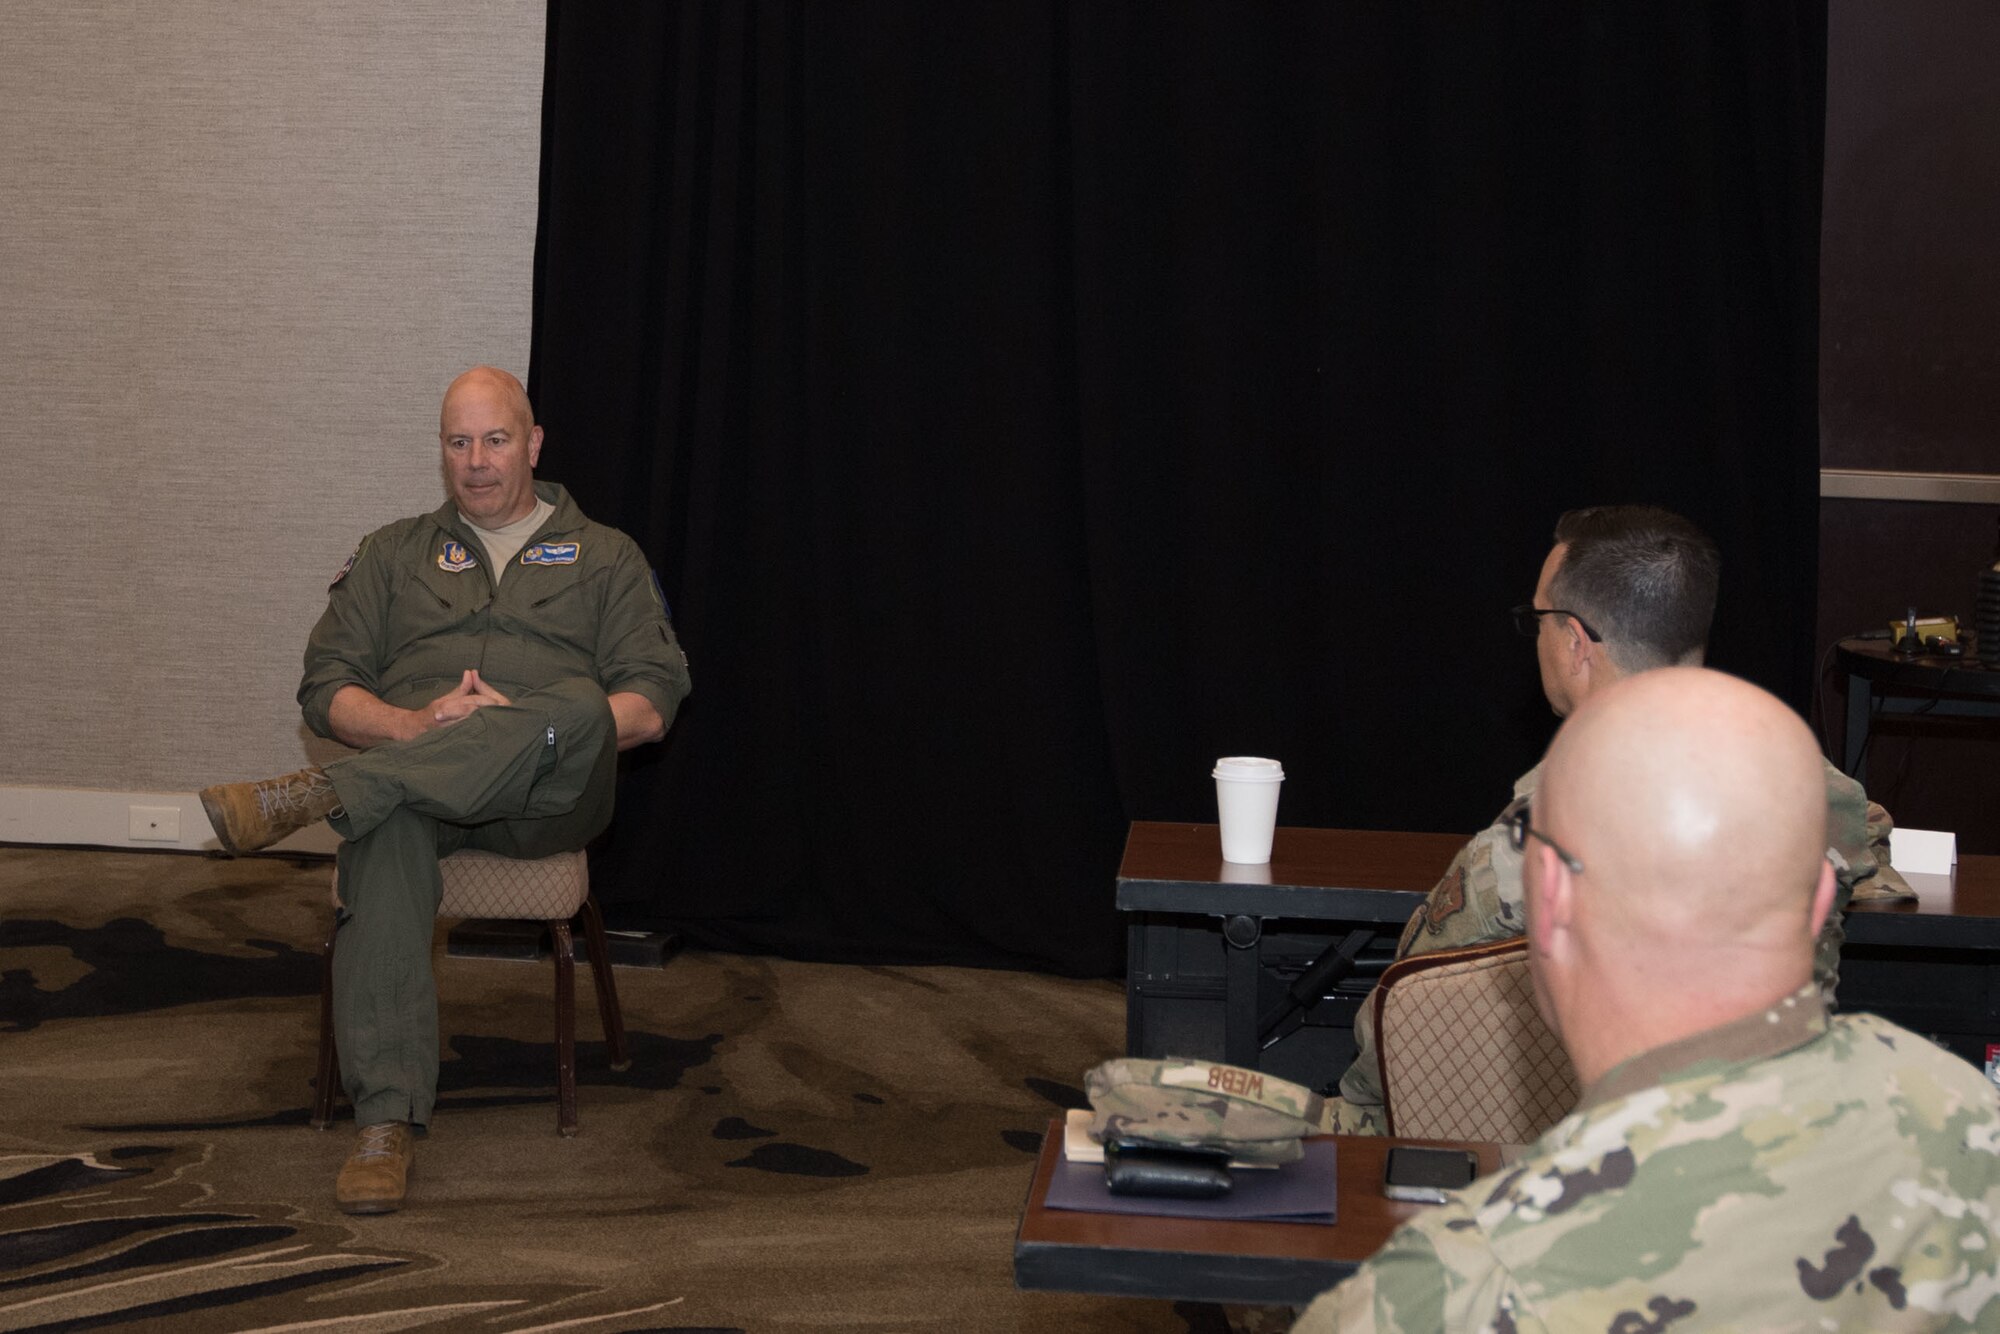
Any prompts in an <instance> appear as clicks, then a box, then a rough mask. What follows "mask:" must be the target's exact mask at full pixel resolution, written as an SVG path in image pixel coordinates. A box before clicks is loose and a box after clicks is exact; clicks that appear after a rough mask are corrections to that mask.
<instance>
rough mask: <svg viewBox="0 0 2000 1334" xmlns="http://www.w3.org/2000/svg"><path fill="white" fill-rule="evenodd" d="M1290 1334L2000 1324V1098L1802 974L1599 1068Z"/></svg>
mask: <svg viewBox="0 0 2000 1334" xmlns="http://www.w3.org/2000/svg"><path fill="white" fill-rule="evenodd" d="M1294 1328H1295V1329H1296V1330H1298V1331H1304V1332H1306V1334H1319V1332H1320V1331H1330V1330H1339V1331H1343V1334H1345V1332H1346V1331H1392V1330H1425V1331H1430V1330H1454V1331H1457V1330H1467V1331H1470V1330H1481V1331H1493V1332H1494V1334H1529V1331H1537V1330H1557V1329H1561V1330H1604V1331H1630V1332H1632V1334H1638V1332H1639V1331H1653V1332H1654V1334H1678V1332H1679V1331H1683V1330H1685V1331H1688V1334H1692V1332H1693V1331H1695V1330H1752V1329H1755V1330H1822V1329H1841V1330H1878V1331H1888V1330H1993V1329H2000V1091H1996V1090H1995V1089H1994V1087H1993V1086H1992V1085H1991V1084H1990V1083H1988V1082H1987V1081H1986V1080H1985V1078H1984V1077H1983V1076H1981V1074H1980V1073H1979V1072H1978V1071H1977V1070H1974V1069H1973V1068H1972V1067H1971V1066H1969V1065H1967V1064H1966V1063H1965V1062H1963V1061H1961V1060H1959V1059H1958V1058H1957V1057H1955V1056H1952V1055H1950V1054H1948V1053H1946V1052H1943V1051H1940V1050H1939V1049H1938V1048H1936V1047H1934V1046H1932V1045H1931V1044H1930V1043H1928V1042H1926V1041H1924V1040H1923V1039H1922V1038H1919V1037H1917V1036H1915V1035H1914V1034H1911V1033H1907V1032H1905V1031H1904V1030H1902V1029H1900V1028H1897V1027H1896V1026H1895V1025H1894V1024H1891V1023H1889V1022H1888V1021H1887V1020H1884V1019H1878V1018H1876V1017H1875V1016H1873V1015H1844V1016H1841V1017H1840V1018H1837V1019H1832V1020H1829V1019H1828V1017H1827V1013H1826V1008H1825V1005H1824V1003H1823V1002H1822V1001H1821V999H1820V997H1819V994H1818V991H1817V989H1816V988H1815V987H1813V986H1812V985H1810V984H1808V985H1807V986H1805V987H1802V988H1801V989H1800V990H1799V991H1798V992H1796V993H1794V994H1793V995H1792V996H1790V997H1789V998H1787V999H1786V1000H1784V1001H1783V1002H1781V1003H1780V1004H1779V1005H1777V1006H1775V1007H1773V1008H1772V1009H1769V1010H1764V1011H1759V1012H1757V1013H1753V1014H1751V1015H1749V1016H1747V1017H1745V1018H1743V1019H1739V1020H1736V1021H1734V1022H1732V1023H1729V1024H1725V1025H1723V1026H1722V1027H1720V1028H1715V1029H1710V1030H1709V1031H1707V1032H1705V1033H1698V1034H1696V1035H1694V1036H1693V1037H1689V1038H1684V1039H1682V1040H1681V1041H1679V1042H1675V1043H1671V1044H1669V1045H1667V1046H1665V1047H1660V1048H1657V1049H1655V1050H1653V1051H1650V1052H1647V1053H1644V1054H1643V1055H1640V1056H1638V1057H1635V1058H1633V1059H1632V1060H1630V1061H1627V1062H1625V1063H1624V1064H1623V1065H1621V1066H1619V1067H1618V1068H1617V1069H1615V1070H1613V1071H1611V1072H1610V1073H1609V1074H1607V1075H1605V1076H1604V1078H1603V1079H1601V1080H1600V1081H1599V1082H1598V1084H1597V1085H1596V1087H1594V1088H1592V1089H1591V1090H1590V1091H1589V1092H1588V1093H1586V1094H1585V1096H1584V1099H1583V1102H1582V1103H1581V1104H1580V1105H1579V1107H1578V1109H1577V1110H1576V1111H1575V1112H1573V1113H1571V1114H1570V1115H1569V1116H1568V1117H1567V1118H1566V1119H1564V1120H1563V1121H1562V1122H1561V1123H1560V1124H1558V1125H1557V1126H1556V1127H1555V1128H1554V1129H1552V1130H1551V1131H1549V1133H1548V1134H1546V1135H1544V1136H1543V1137H1542V1138H1541V1140H1540V1141H1539V1142H1538V1143H1536V1144H1535V1145H1533V1146H1532V1147H1531V1148H1530V1149H1529V1150H1528V1151H1527V1153H1526V1154H1525V1155H1524V1156H1523V1157H1522V1158H1521V1159H1520V1160H1519V1161H1518V1162H1516V1163H1515V1164H1514V1165H1513V1166H1512V1167H1509V1168H1505V1169H1503V1170H1501V1171H1500V1172H1497V1173H1495V1174H1494V1175H1492V1176H1490V1177H1483V1178H1481V1179H1480V1180H1478V1181H1475V1182H1473V1183H1472V1185H1471V1186H1469V1187H1467V1188H1466V1189H1465V1190H1464V1191H1462V1192H1459V1193H1458V1194H1457V1195H1455V1196H1454V1197H1452V1199H1451V1200H1450V1201H1449V1202H1447V1203H1445V1204H1441V1205H1438V1206H1436V1207H1434V1208H1431V1209H1426V1210H1424V1211H1423V1212H1422V1213H1420V1214H1419V1215H1417V1217H1415V1218H1414V1219H1412V1220H1411V1221H1410V1222H1408V1223H1406V1224H1405V1225H1404V1226H1403V1227H1402V1228H1400V1229H1398V1230H1397V1232H1396V1233H1395V1235H1393V1236H1392V1237H1390V1239H1389V1241H1388V1243H1387V1244H1386V1245H1385V1246H1384V1247H1383V1248H1382V1249H1381V1250H1380V1251H1378V1252H1377V1253H1376V1254H1375V1256H1374V1258H1372V1259H1370V1260H1369V1261H1368V1262H1367V1263H1366V1264H1364V1265H1362V1266H1361V1268H1360V1270H1359V1271H1357V1272H1356V1273H1355V1275H1354V1276H1353V1277H1352V1278H1349V1279H1348V1280H1347V1281H1346V1282H1344V1283H1342V1284H1341V1285H1340V1286H1338V1287H1336V1288H1334V1289H1333V1290H1332V1291H1330V1292H1327V1293H1323V1294H1322V1295H1321V1296H1320V1297H1319V1299H1318V1300H1317V1301H1315V1302H1314V1303H1313V1304H1312V1305H1311V1306H1310V1307H1309V1308H1307V1310H1306V1312H1305V1314H1304V1316H1303V1317H1301V1318H1300V1320H1299V1322H1298V1324H1297V1325H1296V1326H1294Z"/></svg>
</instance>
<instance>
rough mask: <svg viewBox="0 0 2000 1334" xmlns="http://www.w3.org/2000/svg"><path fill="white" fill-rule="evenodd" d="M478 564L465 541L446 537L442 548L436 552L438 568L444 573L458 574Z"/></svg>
mask: <svg viewBox="0 0 2000 1334" xmlns="http://www.w3.org/2000/svg"><path fill="white" fill-rule="evenodd" d="M477 564H479V561H478V559H477V558H475V557H474V556H473V554H472V552H471V551H469V550H467V548H466V545H465V543H463V542H459V541H455V540H452V539H449V538H448V539H446V541H445V544H444V550H442V551H440V552H438V568H439V569H440V570H443V571H444V572H445V573H446V574H459V573H461V572H463V571H465V570H469V569H471V568H472V567H473V566H475V565H477Z"/></svg>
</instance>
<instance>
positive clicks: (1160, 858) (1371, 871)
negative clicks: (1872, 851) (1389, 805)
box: [1117, 821, 2000, 1084]
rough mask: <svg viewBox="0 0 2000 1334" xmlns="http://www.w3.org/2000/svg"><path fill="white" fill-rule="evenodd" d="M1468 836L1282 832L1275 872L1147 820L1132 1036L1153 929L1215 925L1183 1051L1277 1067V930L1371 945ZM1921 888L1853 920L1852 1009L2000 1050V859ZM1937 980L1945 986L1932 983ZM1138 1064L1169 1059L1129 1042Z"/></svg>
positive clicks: (1135, 867) (1136, 924)
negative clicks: (1201, 993) (1269, 1031)
mask: <svg viewBox="0 0 2000 1334" xmlns="http://www.w3.org/2000/svg"><path fill="white" fill-rule="evenodd" d="M1465 838H1466V836H1465V835H1463V834H1422V833H1400V832H1394V831H1386V830H1368V829H1301V828H1288V827H1281V828H1280V829H1279V830H1278V831H1277V837H1276V838H1275V840H1274V841H1273V843H1272V852H1271V862H1270V864H1269V865H1268V866H1238V865H1235V864H1232V863H1229V862H1225V861H1223V860H1222V845H1221V841H1220V836H1219V834H1218V832H1217V830H1216V827H1215V826H1214V825H1206V824H1160V823H1151V822H1143V821H1142V822H1139V823H1135V824H1134V825H1133V826H1132V829H1131V833H1130V834H1129V836H1128V837H1127V839H1126V843H1125V857H1124V860H1123V862H1122V863H1121V864H1120V865H1119V868H1118V885H1117V905H1118V907H1119V908H1120V909H1122V910H1124V911H1126V912H1128V913H1131V914H1133V919H1132V923H1131V925H1130V928H1129V933H1128V934H1129V940H1128V955H1129V957H1130V958H1131V959H1132V960H1134V961H1136V962H1135V964H1134V966H1133V967H1131V968H1128V971H1127V981H1126V993H1127V1035H1128V1039H1133V1038H1136V1037H1137V1035H1139V1034H1140V1033H1141V1032H1142V1030H1143V1027H1144V1020H1143V1013H1144V1010H1145V1008H1146V1007H1147V1006H1148V1005H1152V1004H1158V1003H1159V1002H1157V1001H1156V1000H1155V999H1154V994H1153V993H1154V990H1157V988H1155V986H1154V974H1153V973H1149V972H1148V971H1147V970H1148V968H1149V966H1150V965H1149V964H1148V963H1147V960H1149V959H1150V958H1152V957H1154V956H1157V955H1158V954H1159V953H1160V952H1161V951H1160V949H1159V945H1158V942H1157V941H1156V940H1151V939H1148V938H1147V936H1146V934H1145V933H1146V932H1148V931H1152V930H1157V929H1158V925H1157V924H1158V923H1159V922H1160V921H1162V920H1167V921H1172V920H1181V921H1188V920H1202V921H1205V922H1207V923H1209V925H1207V926H1206V927H1205V928H1204V934H1200V935H1197V934H1196V933H1195V932H1193V931H1184V932H1183V933H1182V934H1183V935H1185V936H1187V937H1188V938H1189V941H1190V944H1189V945H1186V946H1183V949H1184V950H1185V949H1186V948H1191V947H1193V946H1194V945H1199V946H1200V947H1202V948H1206V949H1210V950H1214V949H1217V948H1219V949H1220V951H1221V952H1222V954H1223V955H1224V958H1223V959H1222V961H1221V964H1220V967H1219V970H1218V971H1219V972H1220V974H1221V980H1222V987H1221V992H1222V997H1221V1004H1222V1008H1223V1011H1224V1014H1223V1025H1222V1043H1221V1049H1220V1050H1194V1049H1192V1048H1188V1049H1186V1050H1177V1051H1176V1053H1175V1054H1178V1055H1186V1056H1202V1057H1219V1058H1221V1059H1223V1060H1226V1061H1229V1062H1230V1063H1232V1064H1235V1065H1245V1066H1252V1067H1258V1068H1265V1067H1264V1066H1263V1065H1262V1063H1261V1058H1262V1055H1263V1053H1262V1052H1261V1050H1260V1033H1261V1031H1262V1030H1263V1028H1264V1027H1265V1025H1264V1023H1263V1020H1264V1018H1265V1016H1264V1015H1263V1014H1261V1013H1260V999H1259V977H1258V973H1259V967H1260V964H1259V956H1258V948H1257V947H1258V943H1259V941H1260V940H1261V939H1262V938H1263V937H1264V934H1265V931H1266V928H1267V927H1268V926H1269V925H1270V924H1271V923H1272V922H1274V921H1278V920H1283V919H1291V920H1304V921H1314V922H1322V923H1329V924H1333V923H1338V924H1341V925H1342V926H1343V927H1344V928H1345V929H1344V930H1342V931H1339V932H1335V933H1331V934H1330V935H1329V941H1330V948H1334V949H1359V948H1362V947H1365V946H1366V944H1367V940H1366V937H1367V936H1368V935H1369V934H1370V933H1371V932H1372V933H1375V934H1380V935H1393V934H1395V933H1398V932H1400V931H1401V930H1402V928H1403V924H1404V922H1406V921H1407V920H1408V919H1409V916H1410V914H1411V913H1412V912H1414V911H1416V909H1417V906H1418V905H1419V904H1420V903H1422V902H1423V897H1424V894H1425V893H1426V892H1427V891H1428V890H1429V889H1430V887H1431V886H1432V885H1434V884H1435V883H1437V879H1438V877H1439V876H1440V875H1441V874H1443V872H1444V868H1445V867H1446V866H1447V865H1448V864H1449V863H1450V861H1451V858H1452V856H1453V855H1454V854H1455V853H1456V852H1457V851H1458V849H1459V848H1460V847H1462V846H1463V845H1464V843H1465ZM1917 888H1918V890H1919V893H1920V894H1921V896H1922V897H1921V899H1920V900H1919V901H1918V902H1916V903H1885V904H1873V903H1863V904H1858V905H1856V906H1855V907H1854V908H1853V909H1851V910H1850V911H1849V913H1848V915H1847V920H1846V927H1847V940H1848V947H1849V951H1848V953H1847V954H1844V955H1843V963H1842V986H1841V995H1842V997H1843V999H1847V998H1848V997H1849V996H1850V993H1851V995H1852V1000H1851V1001H1849V1004H1850V1005H1851V1006H1852V1008H1857V1009H1869V1010H1875V1011H1877V1012H1880V1013H1882V1014H1884V1015H1886V1016H1887V1017H1889V1018H1891V1019H1894V1020H1896V1021H1897V1022H1899V1023H1903V1024H1905V1025H1907V1026H1908V1027H1911V1028H1914V1029H1916V1030H1917V1031H1919V1032H1923V1033H1927V1034H1931V1035H1934V1036H1937V1037H1939V1039H1940V1040H1941V1041H1946V1042H1947V1045H1950V1046H1952V1047H1953V1048H1954V1049H1955V1050H1958V1051H1959V1052H1960V1053H1961V1054H1963V1055H1966V1056H1967V1057H1968V1058H1969V1059H1970V1058H1975V1057H1979V1056H1981V1055H1982V1048H1983V1043H1984V1042H1985V1041H1987V1040H1994V1041H2000V953H1996V952H2000V857H1993V856H1970V855H1967V856H1961V857H1960V858H1959V864H1958V870H1957V872H1956V874H1955V875H1954V876H1953V877H1952V880H1951V883H1950V885H1949V887H1948V888H1947V887H1942V886H1939V887H1932V886H1930V885H1928V884H1919V885H1917ZM1218 921H1219V922H1220V923H1221V933H1220V937H1221V945H1220V946H1219V947H1218V946H1216V945H1215V944H1214V940H1215V931H1214V926H1213V923H1214V922H1218ZM1357 942H1358V943H1357ZM1926 976H1928V977H1930V978H1931V979H1933V981H1934V982H1935V983H1938V984H1941V985H1931V984H1927V983H1926V982H1925V981H1924V978H1925V977H1926ZM1850 979H1851V980H1852V982H1853V983H1854V985H1853V987H1852V988H1850V986H1849V982H1850ZM1266 990H1268V985H1267V987H1266ZM1181 1045H1182V1046H1185V1045H1186V1044H1181ZM1128 1054H1131V1055H1162V1054H1165V1053H1164V1052H1156V1051H1148V1050H1141V1049H1139V1048H1138V1047H1137V1046H1135V1045H1134V1043H1133V1042H1131V1041H1128ZM1278 1073H1286V1072H1284V1071H1279V1072H1278ZM1332 1073H1333V1075H1338V1073H1339V1071H1338V1070H1335V1071H1333V1072H1332ZM1288 1077H1292V1078H1296V1077H1297V1076H1296V1075H1295V1074H1292V1075H1288ZM1301 1082H1305V1083H1309V1084H1311V1083H1318V1082H1320V1081H1318V1080H1314V1079H1306V1080H1302V1081H1301Z"/></svg>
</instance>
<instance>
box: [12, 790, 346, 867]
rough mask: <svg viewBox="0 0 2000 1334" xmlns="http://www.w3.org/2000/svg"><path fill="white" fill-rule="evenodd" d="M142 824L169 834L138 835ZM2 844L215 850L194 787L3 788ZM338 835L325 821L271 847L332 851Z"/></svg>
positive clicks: (216, 847) (335, 845) (205, 816)
mask: <svg viewBox="0 0 2000 1334" xmlns="http://www.w3.org/2000/svg"><path fill="white" fill-rule="evenodd" d="M135 807H136V808H138V810H139V811H140V812H169V814H164V815H152V814H140V815H139V816H138V817H137V820H138V823H139V825H140V826H141V828H142V829H143V828H144V827H145V826H147V825H152V826H154V827H156V828H160V829H164V830H166V831H168V832H170V833H171V835H172V836H171V837H158V838H150V837H148V838H134V837H133V836H132V834H133V824H134V819H135V812H134V808H135ZM0 843H61V844H73V845H77V846H81V847H89V848H134V849H150V850H152V851H155V852H159V851H166V852H174V851H180V852H217V851H220V845H219V844H217V843H216V841H215V831H214V830H212V829H210V828H209V824H208V815H207V814H206V813H205V812H204V811H203V810H202V808H201V800H200V798H198V797H196V796H195V794H194V793H192V792H101V791H95V790H91V789H86V788H61V787H0ZM339 846H340V835H338V834H336V833H334V832H333V830H332V829H330V828H328V827H327V826H326V824H325V823H324V822H322V823H319V824H315V825H312V826H310V827H309V828H306V829H301V830H300V831H299V832H298V833H296V834H293V835H292V836H291V837H289V838H286V839H283V840H281V841H279V842H277V843H275V844H273V845H272V847H271V849H270V850H271V851H273V852H298V853H328V854H330V853H332V852H333V850H334V849H335V848H337V847H339Z"/></svg>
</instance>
